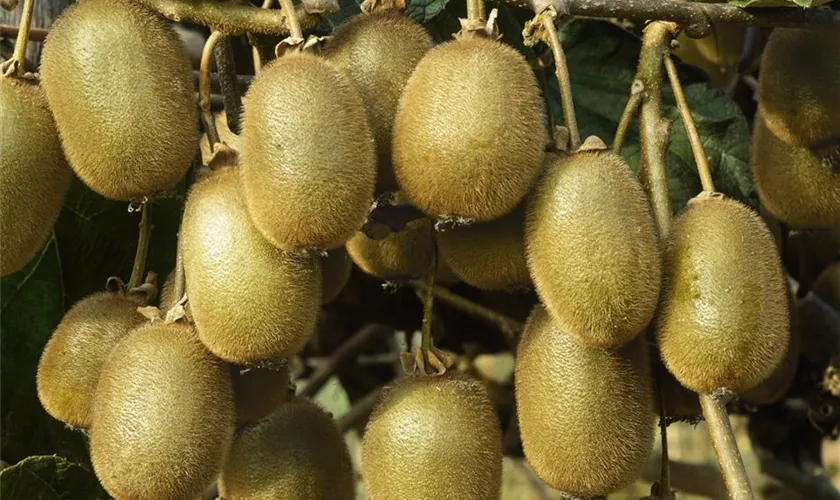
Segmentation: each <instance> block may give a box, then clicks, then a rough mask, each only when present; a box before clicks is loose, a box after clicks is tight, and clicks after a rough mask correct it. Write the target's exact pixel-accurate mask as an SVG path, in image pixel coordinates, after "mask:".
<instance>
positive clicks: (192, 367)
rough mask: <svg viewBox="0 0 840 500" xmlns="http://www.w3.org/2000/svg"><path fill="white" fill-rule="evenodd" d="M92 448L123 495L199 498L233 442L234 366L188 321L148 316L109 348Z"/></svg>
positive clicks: (105, 482)
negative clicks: (201, 338) (203, 340)
mask: <svg viewBox="0 0 840 500" xmlns="http://www.w3.org/2000/svg"><path fill="white" fill-rule="evenodd" d="M91 416H92V422H91V427H90V454H91V460H92V462H93V469H94V472H95V473H96V476H97V477H98V478H99V481H100V482H101V483H102V486H104V487H105V489H106V490H107V491H108V493H109V494H110V495H111V496H113V497H115V498H118V499H129V498H131V499H144V500H145V499H148V500H152V499H156V500H170V499H171V500H183V499H185V498H197V497H199V496H200V495H201V494H202V493H203V492H204V491H205V490H206V488H207V487H208V486H209V485H210V483H212V482H213V479H214V478H215V476H216V473H217V472H218V471H219V469H220V467H221V465H222V462H223V460H224V457H225V455H226V453H227V451H228V449H229V447H230V444H231V440H232V438H233V432H234V422H235V410H234V402H233V387H232V385H231V379H230V371H229V369H228V367H227V365H225V363H222V362H221V361H219V360H218V359H217V358H215V357H214V356H213V355H212V354H211V353H210V352H209V351H208V350H207V349H206V348H205V347H204V345H202V343H201V341H199V339H198V336H197V335H196V333H195V330H194V329H193V328H192V327H191V326H189V325H188V324H186V323H164V322H162V321H156V322H154V323H147V324H145V325H143V326H140V327H139V328H137V329H135V330H133V331H132V332H131V333H129V334H128V336H127V337H125V338H124V339H123V340H122V341H121V342H120V343H119V344H117V346H116V347H115V348H114V349H113V351H111V354H110V355H109V356H108V359H107V360H106V361H105V364H104V366H103V367H102V375H101V377H100V379H99V384H98V385H97V387H96V394H95V396H94V400H93V408H92V412H91Z"/></svg>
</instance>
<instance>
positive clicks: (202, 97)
mask: <svg viewBox="0 0 840 500" xmlns="http://www.w3.org/2000/svg"><path fill="white" fill-rule="evenodd" d="M223 36H224V35H222V33H221V32H218V31H214V32H212V33H210V36H209V37H208V38H207V41H206V42H205V43H204V50H203V51H202V52H201V66H200V67H199V74H198V106H199V108H201V121H202V122H203V123H204V130H205V131H206V132H207V139H208V140H209V142H210V149H211V150H212V149H213V148H214V147H215V146H216V144H217V143H218V142H219V132H218V130H216V120H215V119H214V118H213V112H212V111H211V110H210V70H211V68H212V64H213V48H214V47H215V46H216V43H217V42H218V41H219V40H220V39H221V38H222V37H223Z"/></svg>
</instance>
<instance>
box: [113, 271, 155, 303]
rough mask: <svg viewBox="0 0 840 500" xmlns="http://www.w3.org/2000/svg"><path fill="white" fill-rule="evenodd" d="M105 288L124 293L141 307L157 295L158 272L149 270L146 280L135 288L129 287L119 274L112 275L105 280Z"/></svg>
mask: <svg viewBox="0 0 840 500" xmlns="http://www.w3.org/2000/svg"><path fill="white" fill-rule="evenodd" d="M105 290H107V291H108V292H111V293H116V294H120V295H123V296H124V297H125V298H126V299H128V300H130V301H131V302H134V303H135V304H137V305H138V306H139V307H141V308H142V307H145V306H147V305H148V304H149V302H151V301H152V300H153V299H154V298H155V296H157V292H158V287H157V273H153V272H151V271H150V272H149V273H148V274H147V275H146V280H145V281H144V282H143V283H142V284H140V285H139V286H136V287H134V288H129V287H128V286H126V284H125V283H124V282H123V280H121V279H120V278H118V277H117V276H111V277H110V278H108V279H107V280H106V281H105Z"/></svg>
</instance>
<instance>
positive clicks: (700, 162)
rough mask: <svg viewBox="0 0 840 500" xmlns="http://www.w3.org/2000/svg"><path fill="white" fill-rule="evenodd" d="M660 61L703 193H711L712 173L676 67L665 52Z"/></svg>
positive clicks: (712, 185) (712, 189) (712, 184)
mask: <svg viewBox="0 0 840 500" xmlns="http://www.w3.org/2000/svg"><path fill="white" fill-rule="evenodd" d="M662 59H663V61H664V62H665V71H666V72H667V73H668V80H670V82H671V88H672V89H673V91H674V99H675V100H676V101H677V108H678V109H679V111H680V116H681V117H682V121H683V125H684V126H685V132H686V134H687V135H688V141H689V143H690V144H691V152H692V153H693V154H694V162H695V163H696V164H697V171H698V172H699V173H700V183H701V184H702V185H703V191H709V192H713V191H714V190H715V183H714V181H713V180H712V172H711V170H710V169H709V161H708V159H707V158H706V152H705V151H704V150H703V140H702V139H700V133H699V132H698V131H697V125H696V124H695V123H694V117H692V116H691V110H690V109H689V108H688V101H686V99H685V93H684V92H683V88H682V84H681V83H680V77H679V75H677V67H676V65H674V61H673V59H671V56H670V55H669V54H668V53H667V52H666V53H665V55H664V57H663V58H662Z"/></svg>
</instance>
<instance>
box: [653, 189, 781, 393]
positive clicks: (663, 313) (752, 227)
mask: <svg viewBox="0 0 840 500" xmlns="http://www.w3.org/2000/svg"><path fill="white" fill-rule="evenodd" d="M665 270H666V282H665V284H664V286H663V297H662V302H661V303H660V309H659V313H658V321H657V323H658V324H657V332H656V334H657V339H658V342H659V348H660V350H661V355H662V360H663V361H664V363H665V366H666V367H667V368H668V370H669V371H670V372H671V373H672V374H674V377H676V379H677V380H678V381H679V382H680V383H681V384H682V385H683V386H685V387H687V388H689V389H691V390H693V391H695V392H698V393H703V392H711V391H714V390H716V389H720V388H726V389H730V390H733V391H735V392H743V391H746V390H747V389H751V388H753V387H755V386H756V385H758V384H759V383H761V382H762V381H764V380H766V379H767V378H768V377H769V376H770V375H771V374H772V373H773V371H774V370H775V369H776V367H777V366H779V363H781V362H782V359H784V356H785V352H786V351H787V344H788V337H789V334H790V333H789V329H790V321H789V316H788V305H787V297H786V295H787V284H786V283H785V280H784V278H783V276H784V275H783V274H782V268H781V264H780V262H779V256H778V253H777V252H776V246H775V243H774V241H773V237H772V235H771V234H770V231H769V230H768V229H767V226H765V224H764V222H763V221H762V220H761V218H760V217H759V216H758V215H757V214H756V213H755V212H753V211H752V210H750V209H749V208H747V207H746V206H744V205H742V204H741V203H739V202H737V201H735V200H731V199H728V198H723V197H713V198H695V199H693V200H691V201H690V202H689V204H688V207H687V208H686V209H685V210H684V211H683V213H682V214H680V215H679V217H677V218H676V219H674V224H673V227H672V229H671V235H670V237H669V240H668V243H667V250H666V258H665Z"/></svg>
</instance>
